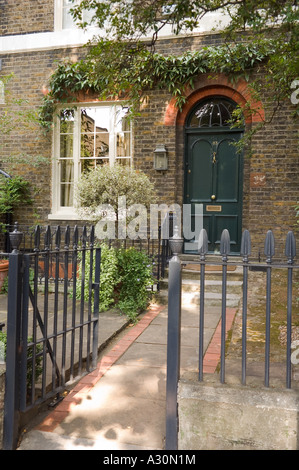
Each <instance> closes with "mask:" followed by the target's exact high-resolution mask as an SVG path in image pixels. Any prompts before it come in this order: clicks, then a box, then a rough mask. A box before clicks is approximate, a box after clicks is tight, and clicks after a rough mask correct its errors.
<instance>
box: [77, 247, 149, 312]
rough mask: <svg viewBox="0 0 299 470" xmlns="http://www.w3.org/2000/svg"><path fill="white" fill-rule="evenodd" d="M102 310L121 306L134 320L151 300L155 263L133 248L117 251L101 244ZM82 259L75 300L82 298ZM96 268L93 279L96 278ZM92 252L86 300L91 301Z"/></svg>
mask: <svg viewBox="0 0 299 470" xmlns="http://www.w3.org/2000/svg"><path fill="white" fill-rule="evenodd" d="M100 247H101V275H100V311H101V312H103V311H105V310H107V309H109V308H111V306H116V307H118V308H119V309H120V310H121V311H122V312H123V313H124V314H125V315H127V316H128V317H129V318H130V319H131V320H132V321H135V320H136V316H137V315H138V313H139V312H140V311H141V310H144V309H145V308H146V306H147V304H148V301H149V298H150V287H151V286H152V285H153V283H154V278H153V274H152V272H153V269H152V268H153V264H152V261H151V259H150V257H149V256H148V255H147V254H146V253H145V252H143V251H139V250H137V249H136V248H134V247H131V248H128V249H126V248H119V249H117V248H114V247H108V245H107V244H106V243H101V245H100ZM82 268H83V262H82V258H81V260H80V263H79V277H78V282H77V291H76V298H77V299H81V297H82V286H81V281H82V276H83V273H82ZM94 269H95V266H93V276H94ZM89 276H90V252H89V251H88V252H86V259H85V275H84V278H85V281H84V293H83V297H84V300H85V301H88V299H89V287H88V286H89Z"/></svg>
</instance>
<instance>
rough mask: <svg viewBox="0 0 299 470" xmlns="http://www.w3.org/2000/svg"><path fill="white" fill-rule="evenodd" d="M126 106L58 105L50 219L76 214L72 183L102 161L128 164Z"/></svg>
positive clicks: (129, 135)
mask: <svg viewBox="0 0 299 470" xmlns="http://www.w3.org/2000/svg"><path fill="white" fill-rule="evenodd" d="M127 111H128V108H127V107H124V106H121V105H119V104H114V105H110V104H102V105H95V106H91V105H89V104H88V105H86V106H83V105H82V106H78V107H76V108H64V109H60V110H59V112H58V113H57V115H56V119H55V132H54V158H53V190H52V196H53V197H52V199H53V200H52V214H51V215H50V216H49V217H50V218H51V219H55V218H56V219H59V218H60V219H61V218H70V219H74V218H78V216H77V214H76V212H75V210H74V185H75V183H76V182H77V181H78V179H79V177H80V175H81V174H82V173H83V172H86V171H90V170H92V169H93V168H96V167H97V166H101V165H114V164H122V165H131V161H132V133H131V126H130V124H129V121H128V119H127Z"/></svg>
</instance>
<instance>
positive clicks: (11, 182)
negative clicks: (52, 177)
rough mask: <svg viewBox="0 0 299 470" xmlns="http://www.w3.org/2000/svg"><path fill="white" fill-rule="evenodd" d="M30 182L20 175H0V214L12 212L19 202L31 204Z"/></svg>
mask: <svg viewBox="0 0 299 470" xmlns="http://www.w3.org/2000/svg"><path fill="white" fill-rule="evenodd" d="M31 203H32V200H31V197H30V183H29V182H28V181H25V180H24V179H23V178H22V177H21V176H15V177H14V178H6V177H4V176H3V175H0V214H6V213H11V212H13V210H14V208H15V207H17V206H18V205H19V204H31Z"/></svg>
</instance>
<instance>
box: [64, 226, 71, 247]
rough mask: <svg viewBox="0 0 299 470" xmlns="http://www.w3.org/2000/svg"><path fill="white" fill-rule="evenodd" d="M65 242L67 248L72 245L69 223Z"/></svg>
mask: <svg viewBox="0 0 299 470" xmlns="http://www.w3.org/2000/svg"><path fill="white" fill-rule="evenodd" d="M64 244H65V248H66V249H68V248H69V245H70V226H69V225H67V226H66V229H65V234H64Z"/></svg>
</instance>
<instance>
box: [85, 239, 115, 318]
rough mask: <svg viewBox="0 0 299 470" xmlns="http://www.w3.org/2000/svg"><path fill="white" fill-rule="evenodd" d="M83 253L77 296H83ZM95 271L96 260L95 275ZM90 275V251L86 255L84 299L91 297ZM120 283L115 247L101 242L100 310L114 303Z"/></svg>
mask: <svg viewBox="0 0 299 470" xmlns="http://www.w3.org/2000/svg"><path fill="white" fill-rule="evenodd" d="M82 269H83V264H82V253H80V255H79V278H78V282H77V288H76V298H77V299H80V298H81V280H82ZM94 271H95V260H94V265H93V276H94ZM89 276H90V251H86V255H85V282H84V300H85V301H88V299H89ZM117 283H118V269H117V258H116V253H115V250H114V249H113V248H109V247H108V246H107V245H106V244H105V243H102V244H101V276H100V311H104V310H107V309H108V308H109V307H110V306H111V305H112V304H113V303H114V289H115V286H116V284H117Z"/></svg>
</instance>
